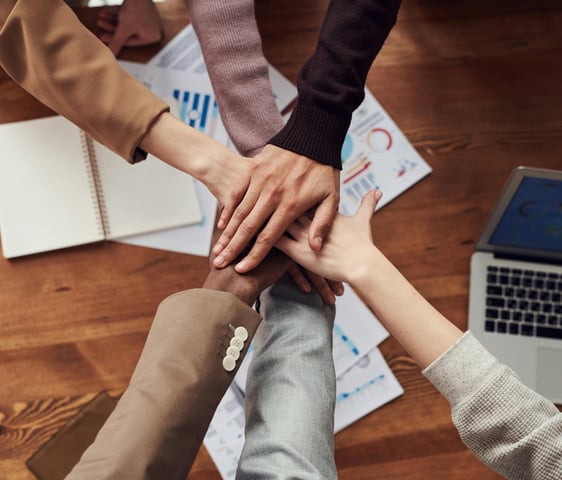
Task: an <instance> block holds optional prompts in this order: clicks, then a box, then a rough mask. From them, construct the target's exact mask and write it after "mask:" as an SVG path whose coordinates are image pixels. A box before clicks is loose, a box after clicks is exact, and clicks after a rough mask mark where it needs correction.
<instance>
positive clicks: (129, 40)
mask: <svg viewBox="0 0 562 480" xmlns="http://www.w3.org/2000/svg"><path fill="white" fill-rule="evenodd" d="M97 26H98V27H99V28H100V29H101V30H102V33H101V34H100V39H101V41H102V42H104V43H105V44H106V45H107V46H108V47H109V49H110V50H111V51H112V52H113V54H114V55H115V56H117V55H119V52H120V51H121V49H122V48H123V47H124V46H127V47H139V46H142V45H150V44H152V43H158V42H160V40H162V35H163V30H162V23H161V21H160V15H159V14H158V10H156V7H155V6H154V4H153V3H152V0H124V2H123V4H122V5H121V6H120V7H113V8H108V9H103V10H102V11H101V12H100V14H99V15H98V20H97Z"/></svg>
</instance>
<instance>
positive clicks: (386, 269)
mask: <svg viewBox="0 0 562 480" xmlns="http://www.w3.org/2000/svg"><path fill="white" fill-rule="evenodd" d="M354 271H355V274H354V276H353V278H352V279H350V283H351V285H352V286H353V287H354V288H356V289H357V290H358V291H359V292H360V293H361V294H362V295H363V297H364V298H365V299H366V300H367V303H368V305H369V307H371V309H372V310H373V312H375V315H376V316H377V318H378V319H379V320H380V321H381V322H383V323H384V325H385V326H386V327H387V328H388V330H389V331H390V332H391V333H392V335H393V336H394V337H395V338H396V339H397V340H398V341H399V342H400V343H401V344H402V346H403V347H404V348H405V349H406V350H407V351H408V353H410V355H412V357H413V358H414V360H415V361H416V362H417V363H418V364H419V365H420V367H421V368H425V367H426V366H427V365H429V364H430V363H431V362H432V361H434V360H435V359H436V358H438V357H439V356H440V355H442V354H443V353H444V352H445V351H447V350H448V349H449V348H450V347H451V345H453V344H454V343H455V342H456V341H457V340H458V339H459V338H460V337H461V335H462V332H461V330H460V329H458V328H457V327H456V326H455V325H453V324H452V323H451V322H450V321H449V320H447V319H446V318H445V317H444V316H443V315H441V314H440V313H439V312H438V311H437V310H436V309H435V308H433V306H431V305H430V303H429V302H428V301H427V300H425V299H424V298H423V296H422V295H421V294H420V293H419V292H418V291H417V290H416V289H415V288H414V287H413V286H412V285H411V284H410V283H409V282H408V280H406V278H404V276H403V275H402V274H401V273H400V272H399V271H398V269H396V267H394V265H392V263H391V262H390V261H389V260H388V259H387V258H386V257H385V256H384V255H383V254H382V253H381V252H380V251H379V250H378V249H377V248H376V247H374V246H373V247H372V250H370V251H369V252H368V253H367V254H366V255H365V258H364V261H363V263H362V265H361V266H357V267H356V268H354Z"/></svg>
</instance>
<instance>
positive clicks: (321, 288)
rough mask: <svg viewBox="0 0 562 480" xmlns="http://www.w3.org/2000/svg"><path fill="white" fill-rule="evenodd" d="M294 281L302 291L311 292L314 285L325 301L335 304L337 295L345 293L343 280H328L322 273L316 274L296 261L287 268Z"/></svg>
mask: <svg viewBox="0 0 562 480" xmlns="http://www.w3.org/2000/svg"><path fill="white" fill-rule="evenodd" d="M287 272H288V273H289V275H290V276H291V278H292V279H293V282H295V285H296V286H297V287H298V289H299V290H300V291H301V292H304V293H309V292H310V291H311V290H312V287H313V286H314V288H316V290H317V291H318V293H319V294H320V296H321V297H322V300H324V303H327V304H328V305H334V304H335V303H336V295H337V296H338V297H339V296H341V295H343V292H344V287H343V284H342V283H341V282H334V281H332V280H327V279H325V278H324V277H321V276H320V275H316V274H315V273H312V272H311V271H309V270H306V269H304V268H302V267H300V266H299V265H297V264H296V263H294V262H291V264H290V265H289V268H288V270H287Z"/></svg>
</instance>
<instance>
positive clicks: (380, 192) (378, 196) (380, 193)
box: [375, 190, 382, 200]
mask: <svg viewBox="0 0 562 480" xmlns="http://www.w3.org/2000/svg"><path fill="white" fill-rule="evenodd" d="M381 197H382V191H381V190H377V191H376V192H375V198H376V199H377V200H380V198H381Z"/></svg>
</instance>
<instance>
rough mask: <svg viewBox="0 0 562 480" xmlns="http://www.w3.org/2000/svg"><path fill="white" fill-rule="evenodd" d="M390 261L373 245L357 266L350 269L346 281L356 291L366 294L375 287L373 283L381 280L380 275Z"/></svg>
mask: <svg viewBox="0 0 562 480" xmlns="http://www.w3.org/2000/svg"><path fill="white" fill-rule="evenodd" d="M386 262H388V260H387V259H386V257H385V256H384V255H383V254H382V252H381V251H380V250H379V249H378V248H377V247H375V246H374V245H371V247H370V248H369V250H368V251H367V253H366V254H362V255H361V259H359V260H358V261H357V262H356V263H355V265H354V266H353V267H351V268H349V275H348V278H347V279H346V280H345V281H346V282H347V283H349V284H350V285H351V286H352V287H353V288H354V289H357V290H358V291H360V292H366V291H367V290H369V289H371V288H372V287H373V282H374V280H376V279H377V278H379V273H380V272H381V270H382V269H383V268H384V266H385V264H386Z"/></svg>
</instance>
